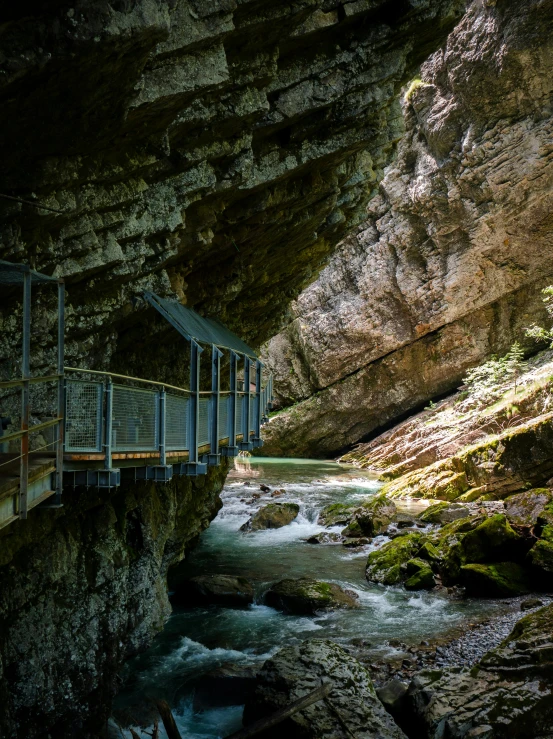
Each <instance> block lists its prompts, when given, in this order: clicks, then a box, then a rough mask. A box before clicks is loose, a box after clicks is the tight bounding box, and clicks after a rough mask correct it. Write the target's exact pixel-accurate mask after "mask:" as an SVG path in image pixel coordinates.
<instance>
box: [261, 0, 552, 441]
mask: <svg viewBox="0 0 553 739" xmlns="http://www.w3.org/2000/svg"><path fill="white" fill-rule="evenodd" d="M552 27H553V8H552V5H551V3H542V2H537V0H523V1H522V2H516V3H515V2H497V3H495V2H494V3H492V2H488V3H480V2H478V3H477V2H475V3H473V4H472V5H471V6H470V7H469V9H468V10H467V13H466V15H465V16H464V18H463V20H462V21H461V22H460V24H459V25H458V26H457V27H456V29H455V30H454V31H453V32H452V33H451V34H450V36H449V38H448V40H447V43H446V44H445V46H444V48H443V49H442V50H441V51H438V52H436V53H435V54H434V55H433V56H432V57H430V59H429V60H428V61H427V62H426V63H425V64H424V65H423V67H422V71H421V79H422V83H418V84H415V85H413V87H412V89H411V90H410V91H409V94H408V96H407V100H405V102H404V113H405V119H406V126H407V133H406V135H405V137H404V138H403V139H402V141H401V143H400V145H399V149H398V156H397V160H396V161H395V162H394V163H393V164H392V165H391V166H390V167H389V168H388V169H387V170H386V175H385V178H384V180H383V181H382V183H381V186H380V190H379V194H378V196H377V197H375V198H374V199H373V200H372V201H371V202H370V204H369V208H368V218H367V219H366V221H365V223H364V224H363V225H362V226H361V227H359V228H358V229H357V232H356V233H355V234H352V235H351V236H349V237H348V238H347V239H346V240H345V241H344V242H343V243H342V245H341V246H340V248H339V250H338V251H337V253H336V254H335V255H334V256H333V257H332V260H331V262H330V264H329V265H328V266H327V267H326V268H325V269H324V271H323V272H322V273H321V275H320V277H319V279H318V280H317V281H316V282H315V283H314V284H312V285H311V286H310V287H309V288H307V289H306V290H305V291H304V292H303V293H302V294H301V296H300V297H299V299H298V300H297V301H296V302H295V303H294V304H293V306H292V311H291V314H292V315H291V317H292V322H291V324H290V325H289V327H288V328H287V329H286V330H285V331H283V332H282V333H280V334H279V335H278V336H276V337H275V338H274V339H272V340H271V342H270V343H269V345H268V347H267V350H266V357H267V359H268V362H269V364H270V365H271V367H272V368H273V370H274V371H275V374H276V378H277V379H276V388H277V392H278V394H279V396H280V399H281V401H282V403H283V404H288V403H290V402H295V401H298V400H304V399H306V398H310V399H309V400H307V401H305V402H304V403H300V405H298V406H296V407H295V408H294V410H293V412H292V413H284V414H283V416H282V417H280V418H276V419H275V420H274V421H273V422H272V423H271V424H270V425H269V427H268V429H269V430H268V432H267V433H268V435H270V441H269V444H268V447H267V449H268V450H270V451H274V452H275V453H283V452H285V453H297V454H299V455H308V454H314V453H316V454H328V453H330V452H333V451H336V450H339V449H342V448H344V447H345V446H347V445H348V444H351V443H352V442H355V441H358V440H359V439H360V438H362V437H363V436H364V435H366V434H368V433H370V432H371V431H372V430H373V429H375V428H378V427H379V426H381V425H382V424H383V423H385V422H388V421H391V420H393V419H395V418H397V417H398V416H399V415H401V414H402V413H405V412H407V411H409V410H411V409H413V408H416V407H417V406H419V405H420V404H421V403H424V402H425V401H427V400H428V399H429V398H432V397H433V396H435V395H437V394H440V393H443V392H447V391H448V390H450V389H452V388H454V387H455V386H457V385H458V384H459V383H460V381H461V379H462V377H463V374H464V372H465V371H466V369H467V368H468V367H470V366H473V365H475V364H477V363H479V362H480V361H482V360H483V359H484V358H485V357H487V356H489V355H490V354H491V353H493V352H504V351H506V349H507V348H508V346H509V345H510V343H511V342H512V341H513V340H514V339H515V338H520V337H521V336H522V333H523V329H524V327H525V326H528V325H529V324H531V323H532V322H533V320H538V321H540V320H544V315H543V311H542V307H541V306H540V297H541V296H540V295H539V290H540V289H541V288H542V287H543V286H544V285H547V284H549V283H551V282H552V276H551V275H552V273H553V262H552V259H551V258H552V256H553V239H552V232H553V224H552V222H551V208H552V205H553V162H552V159H551V135H552V131H553V129H552V122H551V120H552V119H551V90H552V86H553V74H552V71H553V41H552V39H553V36H552V34H551V31H552Z"/></svg>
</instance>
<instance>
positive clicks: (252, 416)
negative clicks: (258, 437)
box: [250, 395, 256, 431]
mask: <svg viewBox="0 0 553 739" xmlns="http://www.w3.org/2000/svg"><path fill="white" fill-rule="evenodd" d="M255 405H256V403H255V395H250V431H255Z"/></svg>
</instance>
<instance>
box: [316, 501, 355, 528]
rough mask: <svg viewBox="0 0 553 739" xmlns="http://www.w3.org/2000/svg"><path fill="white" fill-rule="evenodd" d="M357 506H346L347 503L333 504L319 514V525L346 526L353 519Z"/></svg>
mask: <svg viewBox="0 0 553 739" xmlns="http://www.w3.org/2000/svg"><path fill="white" fill-rule="evenodd" d="M358 507H359V506H357V505H346V504H345V503H331V505H327V506H325V507H324V508H323V509H322V511H321V512H320V513H319V518H318V519H317V523H318V524H319V526H345V525H346V524H348V523H349V522H350V521H351V519H352V517H353V512H354V511H355V510H356V509H357V508H358Z"/></svg>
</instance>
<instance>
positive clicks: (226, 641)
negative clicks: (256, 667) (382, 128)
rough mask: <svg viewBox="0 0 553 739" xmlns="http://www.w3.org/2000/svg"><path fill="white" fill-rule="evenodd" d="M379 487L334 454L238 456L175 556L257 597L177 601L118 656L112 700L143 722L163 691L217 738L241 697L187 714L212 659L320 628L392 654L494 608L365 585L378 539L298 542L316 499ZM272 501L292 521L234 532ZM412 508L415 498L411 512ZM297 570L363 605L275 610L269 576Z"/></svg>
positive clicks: (228, 659)
mask: <svg viewBox="0 0 553 739" xmlns="http://www.w3.org/2000/svg"><path fill="white" fill-rule="evenodd" d="M261 483H264V484H266V485H268V486H269V487H270V488H271V489H273V490H274V489H285V491H286V494H285V495H282V496H281V497H278V498H276V499H273V498H271V497H270V495H269V494H264V495H263V497H262V498H261V499H259V500H255V501H254V503H252V502H251V501H252V494H253V493H258V492H260V487H259V486H260V484H261ZM380 487H381V484H380V483H378V482H377V481H376V480H375V479H374V476H371V475H370V474H363V473H362V472H360V471H359V470H356V469H353V468H345V467H343V466H340V465H338V464H335V463H333V462H321V461H315V460H293V459H263V458H252V459H248V460H237V462H236V465H235V469H234V470H233V471H232V472H231V474H230V475H229V477H228V478H227V484H226V485H225V488H224V490H223V493H222V496H221V497H222V500H223V503H224V505H223V508H222V509H221V511H220V512H219V514H218V516H217V518H216V519H215V520H214V521H213V522H212V524H211V525H210V527H209V529H208V530H207V531H205V532H204V533H203V534H202V537H201V540H200V543H199V546H198V547H197V548H196V549H195V550H194V551H193V552H192V553H191V555H190V556H189V557H188V558H187V560H186V561H185V563H183V566H182V567H181V570H182V572H181V574H183V575H184V576H186V577H192V576H193V575H197V574H208V573H221V574H229V575H241V576H245V577H247V578H249V579H250V580H251V581H252V582H253V583H254V587H255V591H256V603H255V604H254V605H252V606H250V607H248V608H222V607H217V606H209V607H206V608H183V607H175V610H174V612H173V615H172V616H171V618H170V619H169V621H168V622H167V624H166V626H165V628H164V630H163V632H162V633H161V634H160V635H159V636H158V637H157V638H156V640H155V642H154V644H153V645H152V647H151V648H150V649H149V650H148V651H147V652H145V653H144V654H142V655H140V656H139V657H137V658H135V659H133V660H131V661H130V662H129V663H128V664H127V666H126V669H125V672H124V674H123V679H124V686H123V689H122V691H121V693H120V696H119V698H118V701H117V706H118V708H119V709H120V710H121V709H123V710H126V711H127V712H128V714H129V715H130V716H134V715H137V716H138V715H139V714H140V717H141V718H142V720H144V713H143V712H144V710H145V709H146V710H148V709H147V706H149V705H150V702H149V700H148V699H149V698H150V697H163V698H165V699H166V700H168V701H169V702H170V703H171V705H173V706H175V707H176V709H175V718H176V720H177V724H178V725H179V728H180V729H181V733H182V735H183V737H186V738H187V739H200V738H201V739H215V738H216V737H224V736H227V735H228V734H230V733H231V732H232V731H234V730H236V729H238V728H239V727H240V726H241V714H242V707H241V706H231V707H224V708H210V709H208V710H203V711H201V712H195V711H194V706H193V695H194V686H195V683H197V681H198V680H199V679H200V678H201V677H202V676H203V675H205V674H206V673H207V672H209V671H210V670H212V669H214V668H216V667H218V666H220V665H222V664H227V663H233V664H241V665H249V664H260V663H262V662H263V661H264V660H265V659H266V658H267V657H268V656H269V655H270V654H272V653H274V652H275V651H276V650H278V649H279V648H280V647H282V646H284V645H286V644H292V643H295V642H297V641H300V640H303V639H309V638H329V639H332V640H334V641H336V642H338V643H340V644H344V645H347V644H348V643H349V642H351V641H352V640H354V639H359V638H362V639H364V640H365V641H366V642H367V641H368V642H370V644H371V645H372V647H373V649H374V652H375V654H376V656H379V655H380V656H385V655H387V654H388V653H390V654H391V655H393V653H394V650H395V648H394V647H393V646H391V645H390V644H389V641H390V640H392V641H395V640H401V641H403V642H406V643H408V644H409V643H411V644H418V643H420V641H421V640H422V639H428V638H436V637H440V636H446V635H447V634H448V633H451V632H454V631H455V630H456V629H459V628H460V627H462V625H463V624H464V623H466V622H468V621H472V620H475V619H478V618H479V617H481V616H482V615H483V614H490V612H493V611H495V610H498V609H500V608H501V604H499V603H497V602H490V601H471V600H458V599H456V600H454V599H451V598H449V597H447V595H445V594H442V593H435V592H430V593H426V592H424V593H408V592H406V591H404V590H403V589H402V588H391V587H388V588H386V587H383V586H378V585H372V584H369V583H368V582H367V581H366V580H365V577H364V569H365V564H366V561H367V555H368V552H369V551H370V550H371V549H372V548H374V547H375V546H379V545H380V544H381V543H382V542H383V541H384V537H378V538H377V539H375V540H374V541H373V542H372V543H371V544H370V545H368V546H367V547H364V548H363V549H361V550H348V549H346V548H344V547H343V546H342V545H340V544H339V545H320V544H317V545H316V544H308V543H306V541H305V540H306V539H307V538H309V537H310V536H312V535H313V534H315V533H318V532H320V531H322V530H323V527H322V526H319V525H318V524H317V517H318V513H319V511H320V510H321V508H323V507H324V506H326V505H328V504H329V503H334V502H344V503H350V502H356V501H358V502H361V501H362V500H365V499H367V497H368V496H371V495H374V494H375V493H376V492H377V491H378V489H379V488H380ZM274 500H277V501H278V502H294V503H298V504H299V505H300V514H299V516H298V517H297V519H296V520H295V521H293V522H292V523H291V524H289V525H288V526H284V527H283V528H280V529H270V530H265V531H258V532H250V533H243V532H241V531H239V529H240V526H241V525H242V524H243V523H244V522H245V521H247V520H248V518H249V517H250V515H251V514H252V513H253V512H254V511H255V510H257V509H258V508H260V507H261V506H262V505H265V504H267V503H268V502H274ZM417 506H418V508H417ZM420 506H421V504H420V503H418V504H417V503H413V504H412V512H413V513H415V512H417V511H418V510H420ZM403 510H405V511H406V512H408V511H409V509H408V508H405V509H403ZM341 528H342V527H340V526H338V527H337V528H336V529H333V530H335V531H337V532H339V531H340V530H341ZM302 576H304V577H305V576H307V577H313V578H318V579H324V580H327V581H332V582H336V583H338V584H340V585H341V586H342V587H346V588H349V589H351V590H354V591H355V592H356V593H357V595H358V596H359V601H360V606H361V607H360V608H359V609H355V610H351V611H336V612H334V613H329V614H325V615H321V616H318V617H314V618H313V617H298V616H290V615H284V614H282V613H280V612H278V611H276V610H274V609H272V608H269V607H267V606H265V605H263V604H262V599H263V593H264V592H265V591H266V590H267V588H268V587H269V585H270V584H271V583H274V582H276V581H278V580H281V579H283V578H286V577H302ZM125 734H126V732H125ZM144 736H146V735H144ZM162 736H164V735H163V734H162Z"/></svg>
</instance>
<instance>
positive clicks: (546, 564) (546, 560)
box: [528, 539, 553, 585]
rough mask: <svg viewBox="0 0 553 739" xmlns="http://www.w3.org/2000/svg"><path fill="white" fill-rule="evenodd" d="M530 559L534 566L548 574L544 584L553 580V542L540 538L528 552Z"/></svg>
mask: <svg viewBox="0 0 553 739" xmlns="http://www.w3.org/2000/svg"><path fill="white" fill-rule="evenodd" d="M528 559H529V561H530V563H531V564H532V566H533V567H534V568H535V569H536V570H539V571H540V573H542V574H543V575H545V576H546V582H544V583H543V584H544V585H549V584H550V583H551V581H552V580H553V542H551V541H546V540H544V539H540V540H539V541H537V542H536V543H535V544H534V546H533V547H532V549H530V551H529V552H528Z"/></svg>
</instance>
